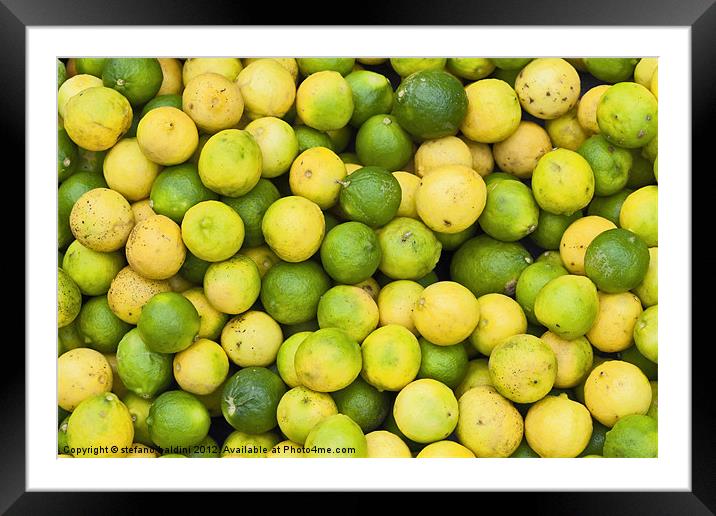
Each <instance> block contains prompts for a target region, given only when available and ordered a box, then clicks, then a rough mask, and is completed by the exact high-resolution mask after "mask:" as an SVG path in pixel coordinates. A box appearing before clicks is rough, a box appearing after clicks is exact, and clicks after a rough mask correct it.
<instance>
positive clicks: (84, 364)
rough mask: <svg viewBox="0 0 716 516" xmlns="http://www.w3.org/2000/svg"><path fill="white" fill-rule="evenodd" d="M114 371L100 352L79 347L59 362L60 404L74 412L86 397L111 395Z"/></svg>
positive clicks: (58, 390) (58, 391)
mask: <svg viewBox="0 0 716 516" xmlns="http://www.w3.org/2000/svg"><path fill="white" fill-rule="evenodd" d="M111 388H112V368H111V367H110V365H109V362H107V359H106V358H105V357H104V356H103V355H102V353H100V352H99V351H95V350H94V349H89V348H77V349H72V350H70V351H68V352H67V353H64V354H63V355H61V356H60V357H59V358H58V359H57V403H58V405H59V406H60V407H62V408H63V409H65V410H68V411H70V412H71V411H73V410H75V408H76V407H77V406H78V405H79V404H80V403H82V401H84V400H85V399H87V398H91V397H92V396H95V395H98V394H102V393H105V392H109V391H110V390H111Z"/></svg>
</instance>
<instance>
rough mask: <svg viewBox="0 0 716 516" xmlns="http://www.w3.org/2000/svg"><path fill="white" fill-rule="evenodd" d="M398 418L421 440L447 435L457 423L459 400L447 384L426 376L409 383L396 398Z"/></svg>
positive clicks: (408, 432) (407, 432)
mask: <svg viewBox="0 0 716 516" xmlns="http://www.w3.org/2000/svg"><path fill="white" fill-rule="evenodd" d="M393 415H394V416H395V422H396V423H397V425H398V428H400V431H401V432H403V433H404V434H405V435H406V436H407V437H408V438H410V439H413V440H414V441H417V442H419V443H431V442H435V441H439V440H441V439H445V438H446V437H447V436H449V435H450V434H451V433H452V431H453V430H454V429H455V427H456V426H457V423H458V402H457V399H455V395H454V394H453V392H452V391H451V390H450V388H449V387H447V386H446V385H445V384H443V383H440V382H438V381H437V380H432V379H429V378H424V379H421V380H415V381H414V382H412V383H410V384H408V385H406V386H405V387H404V388H403V389H402V390H401V391H400V392H399V393H398V396H397V397H396V398H395V405H394V406H393Z"/></svg>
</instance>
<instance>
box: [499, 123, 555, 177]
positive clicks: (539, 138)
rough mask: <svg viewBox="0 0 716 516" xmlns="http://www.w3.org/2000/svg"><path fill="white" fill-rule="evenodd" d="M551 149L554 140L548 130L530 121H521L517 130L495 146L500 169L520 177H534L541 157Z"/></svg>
mask: <svg viewBox="0 0 716 516" xmlns="http://www.w3.org/2000/svg"><path fill="white" fill-rule="evenodd" d="M551 150H552V142H551V141H550V139H549V135H548V134H547V131H545V130H544V129H543V128H542V127H541V126H539V125H537V124H536V123H534V122H529V121H522V122H520V124H519V126H518V127H517V129H516V130H515V132H513V133H512V134H511V135H510V136H508V137H507V138H505V139H504V140H502V141H500V142H497V143H495V145H494V146H493V153H494V156H495V161H496V162H497V165H498V166H499V167H500V170H502V171H504V172H509V173H510V174H514V175H515V176H517V177H519V178H529V177H532V171H533V170H534V168H535V167H536V166H537V162H538V161H539V159H540V158H541V157H542V156H544V155H545V154H547V153H548V152H549V151H551Z"/></svg>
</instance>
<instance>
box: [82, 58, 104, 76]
mask: <svg viewBox="0 0 716 516" xmlns="http://www.w3.org/2000/svg"><path fill="white" fill-rule="evenodd" d="M107 61H109V59H107V58H104V57H77V58H75V69H76V70H77V73H78V74H82V73H86V74H89V75H94V76H95V77H102V70H104V66H105V64H106V63H107Z"/></svg>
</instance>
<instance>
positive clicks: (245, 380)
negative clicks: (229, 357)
mask: <svg viewBox="0 0 716 516" xmlns="http://www.w3.org/2000/svg"><path fill="white" fill-rule="evenodd" d="M285 393H286V385H284V383H283V381H282V380H281V377H279V376H278V375H277V374H275V373H273V372H272V371H270V370H268V369H266V368H265V367H246V368H244V369H242V370H240V371H239V372H238V373H236V374H234V375H233V376H232V377H231V378H229V381H228V382H226V385H225V386H224V392H223V394H222V395H221V412H222V413H223V414H224V418H225V419H226V421H228V422H229V424H230V425H231V426H232V427H234V428H235V429H236V430H239V431H241V432H248V433H250V434H261V433H263V432H268V431H269V430H271V429H272V428H275V427H276V424H277V423H278V421H277V419H276V409H277V408H278V404H279V402H280V401H281V398H282V397H283V395H284V394H285Z"/></svg>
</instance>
